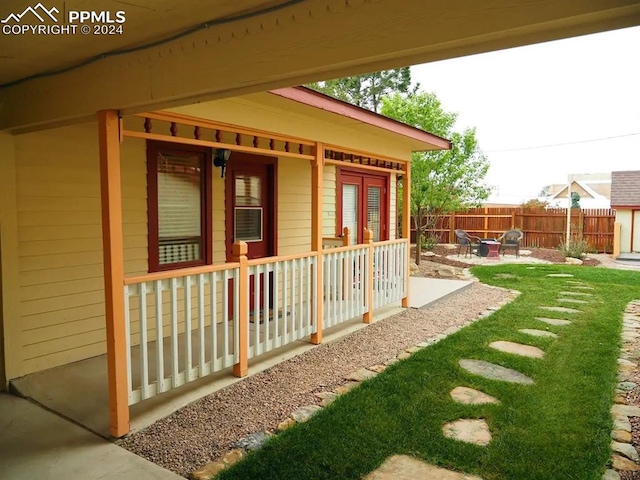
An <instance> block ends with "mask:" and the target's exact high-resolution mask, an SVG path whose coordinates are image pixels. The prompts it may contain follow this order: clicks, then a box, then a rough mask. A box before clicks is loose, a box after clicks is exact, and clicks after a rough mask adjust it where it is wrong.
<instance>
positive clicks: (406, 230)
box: [402, 162, 455, 308]
mask: <svg viewBox="0 0 640 480" xmlns="http://www.w3.org/2000/svg"><path fill="white" fill-rule="evenodd" d="M405 169H406V172H405V173H404V178H403V179H402V209H403V212H402V217H403V218H410V215H411V162H407V164H406V165H405ZM453 218H454V221H455V215H454V217H453ZM410 228H411V227H410V225H409V222H402V238H406V239H409V235H410ZM416 234H417V233H416ZM417 240H418V238H416V241H417ZM406 260H407V265H406V268H405V272H407V278H406V279H405V282H406V292H407V293H406V296H405V297H404V298H403V299H402V306H403V307H404V308H408V307H409V276H410V275H409V272H410V271H411V270H410V268H409V267H410V265H411V242H410V241H409V243H408V244H407V259H406Z"/></svg>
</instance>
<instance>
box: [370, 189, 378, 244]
mask: <svg viewBox="0 0 640 480" xmlns="http://www.w3.org/2000/svg"><path fill="white" fill-rule="evenodd" d="M380 197H381V192H380V187H368V189H367V228H368V229H369V230H371V231H372V232H373V241H374V242H379V241H380V223H381V218H380Z"/></svg>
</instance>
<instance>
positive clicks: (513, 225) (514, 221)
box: [511, 212, 516, 230]
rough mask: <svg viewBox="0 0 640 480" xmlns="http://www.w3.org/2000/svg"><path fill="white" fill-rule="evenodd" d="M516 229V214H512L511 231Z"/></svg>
mask: <svg viewBox="0 0 640 480" xmlns="http://www.w3.org/2000/svg"><path fill="white" fill-rule="evenodd" d="M515 228H516V212H511V230H513V229H515Z"/></svg>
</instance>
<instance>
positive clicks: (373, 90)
mask: <svg viewBox="0 0 640 480" xmlns="http://www.w3.org/2000/svg"><path fill="white" fill-rule="evenodd" d="M307 86H308V87H309V88H312V89H314V90H317V91H319V92H322V93H325V94H327V95H331V96H332V97H334V98H337V99H339V100H343V101H345V102H349V103H351V104H353V105H357V106H359V107H362V108H366V109H368V110H373V111H374V112H376V113H378V112H379V109H380V105H381V102H382V98H383V97H384V96H385V95H389V94H391V93H403V94H407V93H409V88H410V87H411V70H410V68H409V67H405V68H396V69H393V70H384V71H382V72H374V73H367V74H365V75H356V76H353V77H345V78H336V79H334V80H326V81H324V82H316V83H311V84H309V85H307Z"/></svg>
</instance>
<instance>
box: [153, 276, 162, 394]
mask: <svg viewBox="0 0 640 480" xmlns="http://www.w3.org/2000/svg"><path fill="white" fill-rule="evenodd" d="M155 283H156V285H155V287H156V292H155V294H156V363H157V365H156V386H157V390H158V393H162V392H164V344H163V340H164V334H163V329H162V280H156V282H155Z"/></svg>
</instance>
